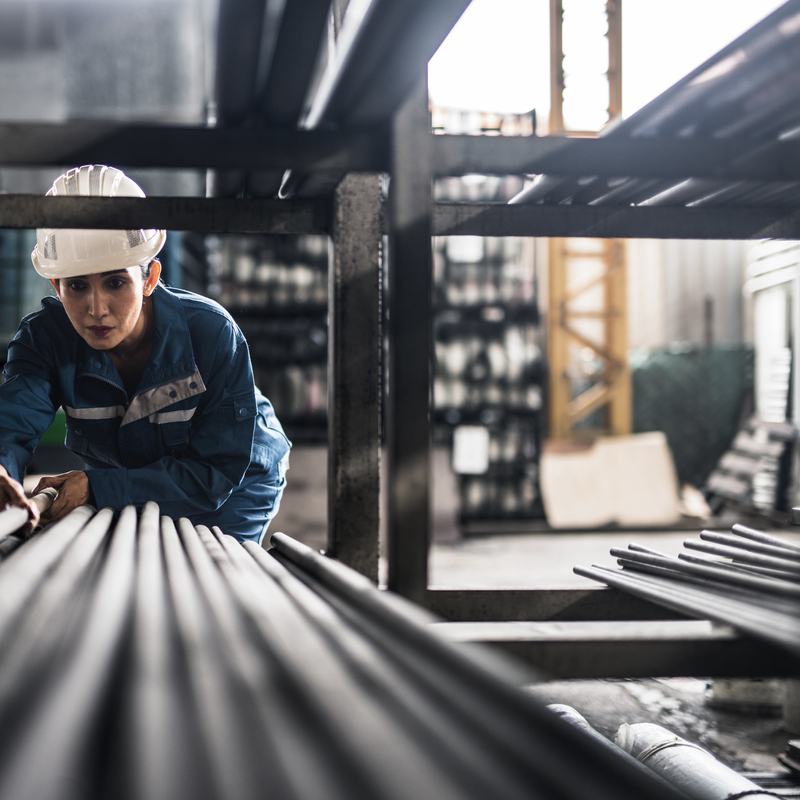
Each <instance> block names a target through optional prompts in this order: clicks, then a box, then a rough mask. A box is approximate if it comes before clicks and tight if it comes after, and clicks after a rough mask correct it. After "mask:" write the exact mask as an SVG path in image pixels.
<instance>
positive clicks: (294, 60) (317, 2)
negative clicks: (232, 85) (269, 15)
mask: <svg viewBox="0 0 800 800" xmlns="http://www.w3.org/2000/svg"><path fill="white" fill-rule="evenodd" d="M329 7H330V0H285V2H284V7H283V13H282V15H281V18H280V29H279V30H278V31H277V38H276V42H275V49H274V51H273V53H272V57H271V62H270V64H269V65H268V68H266V65H264V66H263V67H262V70H263V71H264V73H265V76H266V77H265V78H264V79H263V85H261V86H260V87H259V89H258V95H257V97H256V100H255V104H254V108H253V114H254V116H255V117H256V118H257V119H259V120H260V121H262V122H264V123H266V124H267V125H287V126H291V127H295V126H296V125H297V122H298V120H299V119H300V116H301V114H302V112H303V106H304V102H305V99H306V95H307V94H308V89H309V86H310V84H311V80H312V77H313V75H314V69H315V66H316V57H317V51H318V50H319V47H320V42H321V41H322V36H323V34H324V32H325V25H326V22H327V18H328V8H329Z"/></svg>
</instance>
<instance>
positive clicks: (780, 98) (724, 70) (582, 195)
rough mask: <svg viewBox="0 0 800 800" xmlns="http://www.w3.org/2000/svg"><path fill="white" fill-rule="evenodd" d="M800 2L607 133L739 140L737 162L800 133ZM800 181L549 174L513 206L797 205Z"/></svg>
mask: <svg viewBox="0 0 800 800" xmlns="http://www.w3.org/2000/svg"><path fill="white" fill-rule="evenodd" d="M799 75H800V0H789V2H787V3H785V4H784V5H783V6H781V7H780V8H779V9H777V10H776V11H775V12H773V13H772V14H770V15H769V16H768V17H766V18H765V19H764V20H762V21H761V22H760V23H758V24H757V25H755V26H754V27H753V28H752V29H750V30H749V31H747V32H746V33H744V34H743V35H742V36H740V37H739V38H738V39H736V40H734V41H733V42H732V43H731V44H729V45H728V46H727V47H725V48H723V49H722V50H721V51H720V52H719V53H717V54H716V55H715V56H713V57H712V58H710V59H709V60H708V61H706V62H705V63H704V64H702V65H701V66H699V67H698V68H697V69H695V70H694V71H693V72H691V73H690V74H689V75H687V76H686V77H685V78H683V79H682V80H680V81H678V82H677V83H676V84H675V85H674V86H672V87H671V88H670V89H667V91H665V92H664V93H663V94H661V95H660V96H659V97H657V98H656V99H655V100H653V101H652V102H651V103H649V104H648V105H646V106H645V107H644V108H642V109H641V110H639V111H637V112H636V113H635V114H633V115H632V116H630V117H629V118H628V119H626V120H624V121H621V122H619V123H617V124H614V125H609V126H608V127H607V128H606V129H604V131H603V132H602V133H601V136H609V137H612V138H614V139H624V138H638V137H660V138H665V139H666V138H669V137H674V138H704V139H711V140H725V141H728V142H737V143H738V144H739V145H740V146H741V147H740V150H739V154H738V156H737V157H736V162H737V163H739V164H744V165H746V164H747V163H748V161H749V160H757V159H758V158H762V157H763V156H764V155H765V154H767V153H768V152H769V147H770V145H775V144H777V143H779V142H781V141H791V140H796V139H797V138H798V137H800V78H798V76H799ZM798 199H800V183H798V182H797V181H796V180H786V181H771V182H767V181H758V180H724V179H720V180H717V179H708V178H704V179H698V178H695V177H692V176H690V175H687V176H686V179H685V180H661V179H655V178H635V177H628V176H619V177H611V178H600V177H597V176H586V177H584V178H580V179H577V178H568V177H565V176H558V175H539V176H536V180H535V181H534V183H533V184H532V185H530V186H529V187H527V188H526V189H524V190H523V191H522V192H520V194H518V195H517V196H516V197H514V198H513V199H512V200H511V201H510V202H512V203H541V202H544V203H570V204H575V205H642V206H656V205H685V206H707V205H756V206H763V205H792V204H794V203H796V202H797V201H798Z"/></svg>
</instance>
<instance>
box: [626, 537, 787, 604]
mask: <svg viewBox="0 0 800 800" xmlns="http://www.w3.org/2000/svg"><path fill="white" fill-rule="evenodd" d="M611 555H612V556H615V557H616V558H621V559H626V560H628V561H630V562H632V563H640V564H643V565H650V566H653V567H658V568H661V569H668V570H674V571H678V572H685V573H687V574H689V575H695V576H697V577H701V578H707V579H709V580H720V581H723V582H727V583H736V584H738V585H739V586H743V587H745V588H750V589H755V590H763V591H766V592H774V593H776V594H784V595H787V596H790V597H800V587H798V586H795V585H793V584H790V583H787V582H786V581H776V580H770V579H768V578H759V577H757V576H755V575H753V576H751V575H737V576H733V575H732V574H731V573H729V572H726V571H725V570H724V569H718V568H717V567H716V566H715V565H714V566H712V565H711V564H709V565H706V566H702V565H700V564H688V563H685V562H682V561H680V560H679V559H673V558H662V557H659V556H651V555H648V554H647V553H636V552H632V551H630V550H622V549H620V548H616V547H614V548H612V549H611Z"/></svg>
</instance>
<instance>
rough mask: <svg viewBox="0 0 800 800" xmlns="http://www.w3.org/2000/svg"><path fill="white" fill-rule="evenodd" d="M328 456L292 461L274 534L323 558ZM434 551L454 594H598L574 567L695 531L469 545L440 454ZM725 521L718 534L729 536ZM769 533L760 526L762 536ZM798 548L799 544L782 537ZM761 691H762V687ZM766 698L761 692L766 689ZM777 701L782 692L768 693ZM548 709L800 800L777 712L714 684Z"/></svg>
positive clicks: (569, 701) (548, 694)
mask: <svg viewBox="0 0 800 800" xmlns="http://www.w3.org/2000/svg"><path fill="white" fill-rule="evenodd" d="M326 459H327V455H326V450H325V448H322V447H297V448H295V449H294V450H293V451H292V456H291V469H290V471H289V474H288V486H287V490H286V494H285V496H284V500H283V503H282V507H281V510H280V512H279V514H278V515H277V517H276V518H275V520H274V522H273V525H272V528H271V530H272V531H277V530H281V531H284V532H285V533H287V534H289V535H290V536H293V537H295V538H297V539H300V540H302V541H304V542H306V543H307V544H308V545H310V546H311V547H314V548H315V549H324V547H325V536H326V517H327V499H326V491H327V490H326V469H327V461H326ZM433 473H434V493H433V495H434V496H433V518H434V537H433V538H434V543H433V545H432V547H431V552H430V558H429V562H428V564H429V574H430V582H431V585H433V586H436V587H442V588H444V587H448V588H531V587H548V588H580V587H587V586H593V585H596V584H594V583H593V582H592V581H589V580H588V579H586V578H582V577H580V576H578V575H575V574H574V573H573V572H572V568H573V566H575V565H576V564H581V565H584V566H586V565H591V564H602V565H606V566H615V565H616V564H615V559H614V558H613V557H612V556H610V554H609V550H610V548H611V547H622V548H625V547H627V546H628V544H629V543H630V542H640V543H641V544H644V545H646V546H648V547H651V548H654V549H657V550H661V551H663V552H665V553H667V554H670V555H677V553H678V552H679V551H680V550H681V549H682V546H683V542H684V540H685V539H687V538H689V537H692V536H697V534H698V531H699V530H700V529H701V528H702V527H703V525H702V524H701V523H699V522H698V523H697V524H696V525H694V526H692V525H691V523H689V524H688V527H695V528H696V530H691V529H689V530H683V529H682V530H673V531H659V532H653V531H599V532H592V533H574V532H573V533H569V532H560V533H552V532H551V533H545V532H541V531H538V532H532V533H531V532H529V533H525V532H518V533H502V534H497V535H482V536H469V537H464V536H462V535H461V533H460V531H459V529H458V527H457V525H456V524H455V494H454V482H453V481H452V476H450V475H449V474H448V473H449V469H448V466H447V458H446V455H444V456H443V455H442V454H441V453H435V454H434V470H433ZM730 524H731V521H730V520H725V521H724V522H723V524H721V525H715V527H721V528H725V527H729V525H730ZM762 527H763V526H762ZM779 533H780V534H781V535H788V536H791V537H792V538H796V540H797V541H799V542H800V535H797V534H791V533H788V532H786V531H782V532H779ZM756 688H759V687H756ZM761 688H763V687H761ZM767 688H768V689H769V690H770V691H771V692H772V693H773V694H776V695H777V693H779V692H780V689H781V685H780V684H775V683H773V684H772V685H770V686H769V687H767ZM528 690H529V691H531V692H532V693H533V694H535V695H536V696H537V697H538V698H539V699H541V700H542V701H543V702H545V703H564V704H566V705H570V706H572V707H573V708H575V709H576V710H577V711H578V712H579V713H581V714H582V715H583V716H584V717H586V719H587V720H588V721H589V723H590V724H591V725H592V726H593V727H595V728H596V729H597V730H598V731H600V732H601V733H603V734H604V735H605V736H607V737H609V738H612V739H613V736H614V734H615V733H616V731H617V729H618V728H619V726H620V725H621V724H622V723H624V722H627V723H634V722H653V723H657V724H660V725H663V726H664V727H666V728H668V729H669V730H671V731H673V732H674V733H676V734H678V735H679V736H682V737H683V738H685V739H687V740H689V741H692V742H695V743H696V744H699V745H701V746H702V747H705V748H706V749H707V750H709V751H710V752H711V753H713V754H714V755H715V756H716V757H717V758H718V759H720V760H721V761H722V762H723V763H726V764H728V765H729V766H730V767H732V768H734V769H736V770H737V771H739V772H745V773H755V774H756V775H754V776H753V779H755V780H758V781H759V782H760V783H761V784H762V785H763V784H764V783H770V789H771V790H772V791H774V792H777V793H778V794H781V795H783V796H786V797H800V787H798V786H796V785H790V784H791V783H792V782H791V781H790V780H789V779H788V776H789V775H790V773H789V772H788V771H787V770H786V769H785V768H784V767H783V766H782V765H781V763H780V762H779V761H778V756H779V755H780V754H781V753H783V752H784V750H785V749H786V743H787V741H788V740H789V739H790V738H797V737H798V734H797V733H796V734H794V735H793V736H792V735H790V734H789V733H787V732H786V731H785V730H784V728H783V725H782V721H781V716H780V713H781V712H780V707H779V706H778V705H773V706H772V707H769V706H766V705H761V706H759V707H750V708H749V709H748V708H747V707H740V708H738V709H735V708H733V707H730V706H728V707H722V708H720V707H715V706H714V705H712V703H711V702H710V701H711V700H712V698H713V689H712V684H710V682H709V681H708V680H707V679H704V678H699V679H671V680H656V679H653V680H622V681H612V680H591V681H553V682H548V683H543V684H539V685H536V686H531V687H528Z"/></svg>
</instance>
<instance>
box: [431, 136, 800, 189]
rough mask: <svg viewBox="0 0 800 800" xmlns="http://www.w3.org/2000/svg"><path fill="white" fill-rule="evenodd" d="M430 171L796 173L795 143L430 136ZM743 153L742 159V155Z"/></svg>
mask: <svg viewBox="0 0 800 800" xmlns="http://www.w3.org/2000/svg"><path fill="white" fill-rule="evenodd" d="M433 139H434V144H433V147H434V160H433V170H434V173H435V174H436V175H442V176H444V175H467V174H471V173H479V174H488V175H533V174H537V175H541V174H545V175H548V176H554V177H562V178H569V177H572V178H578V177H585V176H587V175H595V176H598V177H606V178H620V177H626V176H630V177H636V178H663V179H677V180H681V179H686V178H714V179H717V180H731V181H733V180H758V181H787V180H794V179H800V143H798V142H796V141H782V142H768V143H763V142H762V143H759V145H758V147H756V146H755V145H754V144H753V142H752V141H751V140H738V139H729V140H724V139H711V138H693V139H678V138H666V137H662V138H656V137H653V138H631V137H627V136H626V137H623V136H607V137H601V138H595V139H591V138H584V137H580V138H574V137H566V136H466V135H455V134H444V135H436V136H434V137H433ZM744 156H746V157H747V158H746V160H745V159H744V158H743V157H744Z"/></svg>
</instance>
